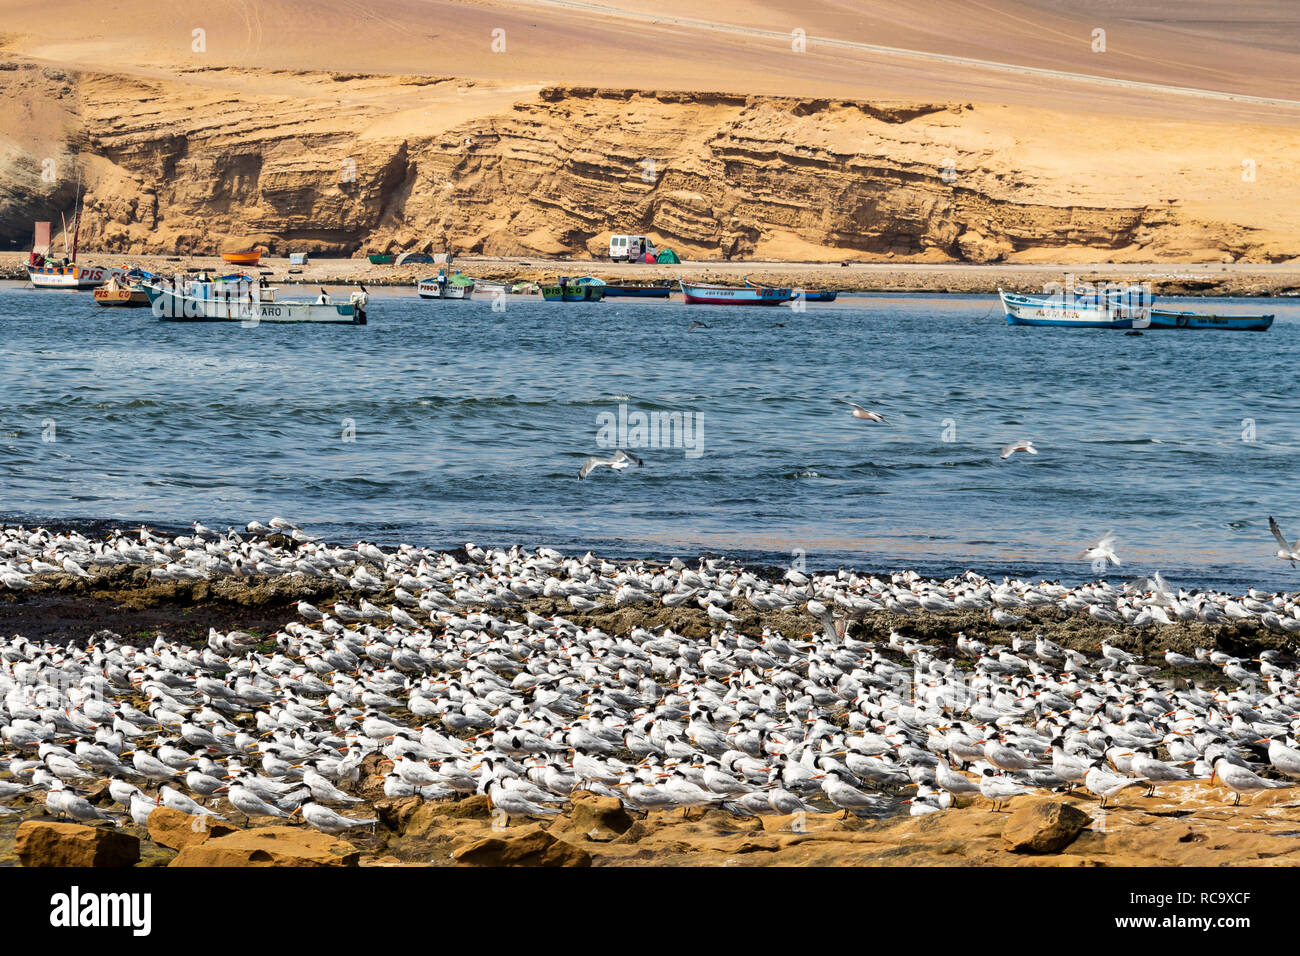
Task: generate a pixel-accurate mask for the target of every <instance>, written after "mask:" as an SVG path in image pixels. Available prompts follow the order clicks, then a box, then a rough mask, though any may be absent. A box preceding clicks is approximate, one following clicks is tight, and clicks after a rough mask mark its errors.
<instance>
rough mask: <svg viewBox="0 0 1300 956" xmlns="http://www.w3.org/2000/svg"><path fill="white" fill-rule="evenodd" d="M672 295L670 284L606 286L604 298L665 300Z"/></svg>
mask: <svg viewBox="0 0 1300 956" xmlns="http://www.w3.org/2000/svg"><path fill="white" fill-rule="evenodd" d="M672 294H673V287H672V284H671V283H668V282H660V283H655V284H654V285H606V286H605V298H607V299H609V298H637V299H666V298H668V297H669V296H671V295H672Z"/></svg>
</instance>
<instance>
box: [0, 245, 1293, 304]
mask: <svg viewBox="0 0 1300 956" xmlns="http://www.w3.org/2000/svg"><path fill="white" fill-rule="evenodd" d="M79 260H80V261H81V262H82V263H83V264H85V265H103V266H114V267H119V268H127V267H130V266H138V267H140V268H142V269H146V270H148V271H150V272H157V273H160V274H164V275H171V274H174V273H176V272H186V271H190V270H206V271H208V272H211V273H214V274H217V275H221V274H226V273H230V272H237V271H241V270H242V269H243V268H244V267H240V266H232V265H231V264H229V263H227V262H224V261H223V260H222V259H221V258H220V257H219V256H185V257H182V256H158V255H124V254H118V253H95V252H82V253H81V254H80V255H79ZM25 263H26V255H25V254H17V253H7V254H0V280H12V281H25V280H26V269H25V268H24V266H25ZM441 269H446V270H447V271H448V272H452V271H456V270H459V271H461V272H463V273H464V274H466V275H468V276H470V277H471V278H474V279H477V280H480V281H484V282H545V281H547V280H553V279H554V278H555V277H556V276H557V275H568V276H581V275H594V276H597V277H599V278H601V279H603V280H605V281H606V282H609V283H615V284H617V283H653V282H664V281H671V282H674V283H675V282H676V280H678V279H685V280H686V281H688V282H713V283H718V284H722V285H741V284H742V283H743V282H744V281H745V279H746V278H749V279H752V280H753V281H755V282H759V283H763V284H765V285H773V286H778V287H789V288H794V289H810V290H811V289H833V290H836V291H839V292H900V293H907V292H934V293H956V294H995V293H996V292H997V291H998V288H999V287H1001V288H1004V289H1007V290H1008V291H1022V292H1034V291H1041V290H1042V289H1043V287H1044V286H1045V284H1047V283H1050V282H1058V283H1059V282H1063V281H1065V279H1066V276H1068V275H1073V276H1074V277H1075V279H1076V281H1078V282H1091V283H1106V282H1114V283H1131V282H1150V283H1151V288H1152V291H1153V292H1154V293H1155V294H1157V295H1205V296H1282V295H1300V262H1297V261H1292V262H1279V263H1240V262H1238V263H1167V262H1154V263H1152V262H1146V263H1142V262H1123V263H1089V262H1076V263H1047V262H1032V263H998V264H993V265H962V264H956V263H932V262H894V261H881V262H843V263H841V262H723V261H717V262H681V263H677V264H667V263H664V264H657V263H656V264H648V263H630V264H629V263H614V262H609V261H602V260H596V259H553V258H545V257H530V258H524V257H511V258H487V257H476V256H457V257H455V259H454V260H453V262H452V264H451V265H450V266H442V265H436V264H434V265H431V264H407V265H402V266H397V265H375V264H373V263H371V262H369V261H368V260H366V259H365V258H351V259H325V258H322V259H317V258H311V259H309V261H308V263H307V264H306V265H304V266H290V265H289V260H288V258H285V257H278V256H276V257H273V256H264V257H263V258H262V260H261V263H260V264H259V265H258V267H257V271H258V272H260V273H261V274H264V275H266V276H267V277H268V279H269V281H271V282H273V283H276V284H281V285H294V284H302V285H307V286H313V287H314V286H318V285H322V284H323V285H353V284H356V283H364V284H365V285H367V286H374V287H383V286H398V287H403V286H413V285H414V284H415V283H416V282H417V281H418V280H420V279H422V278H427V277H429V276H434V275H437V274H438V272H439V270H441ZM291 270H292V271H291Z"/></svg>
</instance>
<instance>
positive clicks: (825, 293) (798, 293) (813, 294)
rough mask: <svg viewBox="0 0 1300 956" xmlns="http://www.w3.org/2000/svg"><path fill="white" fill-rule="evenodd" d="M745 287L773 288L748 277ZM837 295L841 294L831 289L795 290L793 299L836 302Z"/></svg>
mask: <svg viewBox="0 0 1300 956" xmlns="http://www.w3.org/2000/svg"><path fill="white" fill-rule="evenodd" d="M745 285H747V286H749V287H750V288H751V289H770V288H772V287H771V286H766V285H763V284H762V283H759V282H755V281H754V280H753V279H750V278H749V277H748V276H746V278H745ZM837 295H839V293H838V292H835V291H833V290H831V289H795V290H794V294H793V295H792V296H791V298H793V299H803V300H804V301H805V302H834V301H835V297H836V296H837Z"/></svg>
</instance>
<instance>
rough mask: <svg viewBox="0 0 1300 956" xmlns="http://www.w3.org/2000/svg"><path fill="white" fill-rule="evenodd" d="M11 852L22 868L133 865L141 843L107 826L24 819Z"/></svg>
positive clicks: (136, 859) (137, 859)
mask: <svg viewBox="0 0 1300 956" xmlns="http://www.w3.org/2000/svg"><path fill="white" fill-rule="evenodd" d="M14 851H15V853H16V854H17V856H18V859H19V860H21V861H22V864H23V866H81V867H84V866H135V864H137V863H139V862H140V841H139V840H138V839H136V838H135V837H133V836H131V835H130V834H129V833H120V832H118V831H117V830H113V829H111V828H109V827H86V826H81V825H79V824H75V823H56V822H54V821H50V820H27V821H24V822H23V823H22V824H21V825H20V826H19V827H18V835H17V838H16V840H15V843H14Z"/></svg>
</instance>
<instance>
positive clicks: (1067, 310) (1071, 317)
mask: <svg viewBox="0 0 1300 956" xmlns="http://www.w3.org/2000/svg"><path fill="white" fill-rule="evenodd" d="M998 295H999V296H1000V297H1001V299H1002V308H1003V310H1004V311H1005V312H1006V316H1007V325H1048V326H1057V327H1060V328H1074V329H1131V328H1135V327H1136V328H1145V327H1146V324H1147V322H1148V321H1149V319H1150V315H1151V309H1150V306H1147V305H1143V304H1133V303H1131V302H1130V301H1128V300H1127V299H1125V298H1124V297H1123V296H1119V295H1106V296H1047V295H1015V294H1013V293H1010V292H1003V291H1002V290H1001V289H998Z"/></svg>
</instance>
